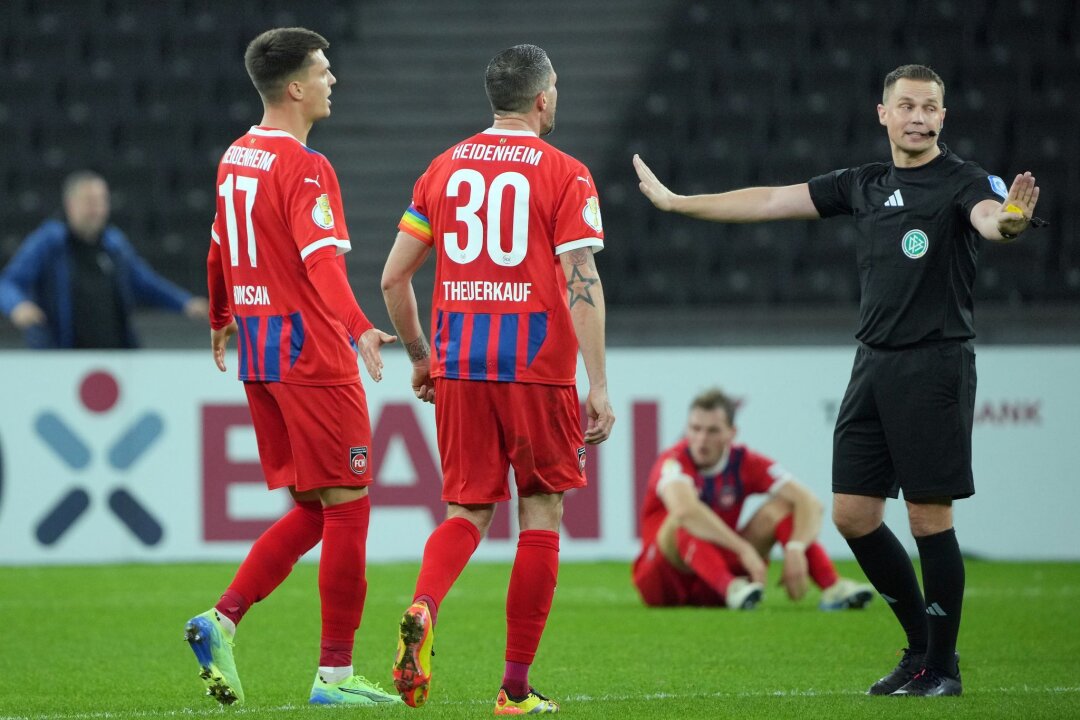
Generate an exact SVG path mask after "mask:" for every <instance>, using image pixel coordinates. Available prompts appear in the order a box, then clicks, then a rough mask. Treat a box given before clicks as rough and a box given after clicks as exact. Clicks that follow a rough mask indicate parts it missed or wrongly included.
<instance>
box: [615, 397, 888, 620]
mask: <svg viewBox="0 0 1080 720" xmlns="http://www.w3.org/2000/svg"><path fill="white" fill-rule="evenodd" d="M735 410H736V403H735V402H734V401H733V400H732V399H731V398H729V397H728V396H727V395H725V394H724V393H723V392H721V391H720V390H717V389H711V390H706V391H705V392H703V393H701V394H700V395H698V396H697V397H696V398H694V400H693V402H692V403H691V404H690V415H689V417H688V419H687V423H686V437H685V438H684V439H682V440H680V441H679V442H678V443H676V444H675V445H674V446H673V447H671V448H668V449H667V450H665V451H664V452H662V453H661V454H660V457H659V458H658V459H657V460H656V463H655V465H654V466H653V468H652V471H651V472H650V473H649V485H648V489H647V490H646V494H645V499H644V501H643V502H642V506H641V508H642V509H641V553H640V554H639V555H638V558H637V560H636V561H635V562H634V585H636V586H637V589H638V592H639V593H641V599H642V600H644V601H645V604H646V605H651V606H672V605H706V606H709V605H716V606H726V607H729V608H732V609H739V610H749V609H751V608H753V607H754V606H756V605H757V604H758V603H759V602H761V599H762V596H763V595H764V591H765V585H764V583H765V568H766V565H767V563H768V557H769V551H770V550H771V549H772V546H773V544H774V543H777V542H779V543H780V544H781V545H782V546H783V548H784V572H783V576H782V578H781V584H782V585H783V586H784V589H785V590H786V591H787V594H788V597H790V598H791V599H792V600H800V599H802V597H803V596H804V595H805V594H806V590H807V585H808V578H809V579H810V580H813V582H814V584H815V585H817V586H818V587H819V588H821V591H822V593H821V602H820V604H819V607H821V609H822V610H842V609H847V608H861V607H863V606H865V605H866V604H867V603H868V602H870V600H871V599H872V598H873V594H874V591H873V588H872V587H871V586H870V585H865V584H862V583H858V582H856V581H854V580H849V579H846V578H842V577H840V576H839V575H837V574H836V568H834V567H833V564H832V561H831V560H830V559H829V556H828V555H826V554H825V549H824V548H823V547H821V545H820V544H819V543H817V542H816V538H817V534H818V531H819V530H820V529H821V515H822V507H821V503H820V502H819V501H818V500H817V498H815V497H814V496H813V495H812V494H811V493H810V491H809V490H808V489H807V488H806V487H805V486H804V485H802V484H801V483H799V482H798V481H796V480H795V478H794V477H792V475H791V474H790V473H788V472H787V471H786V470H784V469H783V468H782V467H781V466H780V465H778V464H776V463H774V462H773V461H772V460H770V459H769V458H767V457H765V456H764V455H760V454H758V453H756V452H754V451H753V450H751V449H749V448H747V447H745V446H743V445H736V444H734V442H733V441H734V439H735ZM761 493H765V494H768V495H769V499H768V500H767V501H766V502H765V504H764V505H762V506H761V508H760V509H758V511H757V512H755V513H754V515H753V516H752V517H751V518H750V520H748V521H747V522H746V524H745V525H743V526H742V527H739V526H738V521H739V515H740V513H741V512H742V507H743V502H744V501H745V500H746V498H747V497H749V496H751V495H756V494H761Z"/></svg>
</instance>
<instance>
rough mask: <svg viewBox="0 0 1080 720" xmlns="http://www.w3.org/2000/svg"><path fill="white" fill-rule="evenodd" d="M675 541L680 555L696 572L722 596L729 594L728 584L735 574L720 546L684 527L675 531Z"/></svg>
mask: <svg viewBox="0 0 1080 720" xmlns="http://www.w3.org/2000/svg"><path fill="white" fill-rule="evenodd" d="M675 543H676V546H677V547H678V549H679V557H681V558H682V559H683V562H685V563H686V564H687V565H689V566H690V569H691V570H693V571H694V574H695V575H697V576H698V577H699V578H701V579H702V580H704V581H705V582H706V583H707V584H708V586H709V587H711V588H712V589H713V590H715V591H716V592H717V593H718V594H720V595H721V596H724V595H727V589H728V585H730V584H731V581H732V580H734V579H735V576H734V575H732V574H731V568H729V567H728V564H727V560H726V559H725V558H724V553H723V552H721V550H720V548H719V547H718V546H716V545H713V544H712V543H711V542H708V541H707V540H702V539H701V538H698V537H694V536H693V535H691V534H690V533H688V532H687V531H685V530H683V529H682V528H679V529H678V530H676V531H675Z"/></svg>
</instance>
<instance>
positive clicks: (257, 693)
mask: <svg viewBox="0 0 1080 720" xmlns="http://www.w3.org/2000/svg"><path fill="white" fill-rule="evenodd" d="M839 566H840V567H839V569H840V571H841V573H842V574H845V573H846V574H850V575H852V576H854V577H859V575H858V572H857V568H855V567H854V566H853V565H852V564H850V563H840V564H839ZM234 569H235V568H234V566H233V565H226V564H199V565H194V564H192V565H124V566H100V567H49V568H0V618H2V619H3V625H2V627H3V632H2V635H0V667H2V668H3V672H0V718H11V717H31V718H68V719H71V720H74V719H75V718H154V717H192V716H194V717H202V716H218V715H222V714H236V715H238V716H240V717H246V718H261V717H267V718H274V719H275V720H276V719H277V718H291V717H309V718H312V717H315V718H320V719H326V720H329V719H331V718H337V717H346V716H348V717H353V716H354V715H355V714H356V713H372V714H373V713H377V714H378V715H379V716H380V717H386V718H396V717H406V716H409V717H413V718H429V719H432V720H435V719H437V718H462V717H489V716H490V715H491V711H492V708H493V706H494V699H495V694H496V692H497V691H498V685H499V680H500V678H501V676H502V675H501V674H502V665H503V661H502V654H503V648H504V636H505V624H504V623H505V620H504V603H505V597H506V583H507V580H508V578H509V566H508V565H504V564H477V565H474V566H470V567H469V568H467V569H466V571H465V573H464V574H463V575H462V577H461V579H460V580H459V581H458V584H457V585H456V586H455V588H454V589H453V591H451V594H450V596H449V597H448V598H447V599H446V601H445V602H444V605H443V607H442V608H441V610H442V612H441V613H440V621H439V627H438V632H437V634H436V642H435V650H436V657H435V662H434V680H433V683H432V694H431V699H430V700H429V702H428V704H427V705H426V706H424V707H423V708H421V709H419V710H414V709H411V708H407V707H376V708H313V707H309V706H307V705H306V702H307V696H308V692H309V691H310V688H311V682H312V679H313V678H314V671H315V666H316V665H317V662H318V644H319V604H318V595H317V589H316V568H315V566H313V565H311V564H301V565H299V566H297V568H296V570H295V571H294V573H293V575H292V576H291V577H290V578H289V579H288V580H286V581H285V583H284V584H283V585H282V586H281V587H280V588H278V590H277V591H276V592H275V593H274V594H273V595H272V596H271V597H270V598H268V599H267V600H265V601H264V602H262V603H259V604H258V605H256V606H255V607H254V608H253V609H252V611H251V613H250V614H249V615H248V616H247V618H245V620H244V623H243V624H242V626H241V629H240V632H239V633H238V635H237V649H236V660H237V666H238V669H239V671H240V676H241V679H242V680H243V684H244V690H245V693H246V695H247V704H246V705H244V706H241V707H237V708H226V709H222V708H220V707H219V706H218V705H217V703H216V702H214V701H213V700H210V699H209V698H203V697H200V692H201V690H202V685H201V683H200V682H199V680H198V678H197V666H196V663H195V660H194V656H193V655H192V654H191V651H190V650H189V649H188V647H187V645H186V644H185V643H184V642H183V641H182V639H181V637H182V630H183V625H184V622H185V621H186V620H187V619H188V618H189V617H190V616H192V615H194V614H196V613H198V612H201V611H203V610H205V609H206V608H207V607H209V606H210V605H211V604H212V602H213V601H215V600H216V599H217V593H220V592H221V590H222V589H223V588H224V587H225V585H226V584H227V583H228V581H229V579H230V578H231V577H232V573H233V571H234ZM416 571H417V566H416V565H374V566H371V567H369V568H368V596H367V605H366V608H365V611H364V620H363V623H362V624H361V627H360V631H359V633H358V635H357V650H356V655H355V657H354V665H355V667H356V670H357V672H359V673H361V674H364V675H366V676H367V677H368V678H369V679H372V680H375V681H378V682H381V683H382V684H383V686H384V687H388V688H390V687H392V683H391V681H390V664H391V660H392V659H393V654H394V648H395V643H396V624H397V620H398V618H399V617H400V614H401V612H402V611H403V610H404V608H405V607H406V606H407V604H408V602H409V600H410V593H411V590H412V586H413V582H414V581H415V578H416ZM770 572H771V578H772V582H773V583H775V581H776V579H777V577H778V568H777V567H775V566H774V567H773V568H771V570H770ZM967 572H968V581H967V596H966V600H965V605H964V623H963V626H962V629H961V636H960V654H961V669H962V671H963V676H964V693H965V694H964V696H963V697H961V698H937V699H919V698H871V697H866V696H864V695H863V692H864V691H865V690H866V688H867V687H868V686H869V685H870V683H872V682H873V681H874V680H876V679H877V678H878V677H879V676H881V675H883V674H885V673H886V672H888V671H889V670H890V669H891V668H892V666H893V665H894V664H895V662H896V660H897V658H896V657H895V656H894V653H895V652H896V651H897V650H898V649H899V648H900V647H901V646H902V645H903V636H902V635H901V633H900V630H899V627H898V625H897V624H896V622H895V620H894V618H893V616H892V613H890V612H889V610H888V609H887V608H886V607H885V605H884V603H882V602H881V600H880V598H876V599H875V600H874V602H873V603H871V605H870V607H869V608H867V609H866V610H864V611H851V612H836V613H824V612H820V611H818V610H817V609H816V602H817V595H816V593H812V594H811V595H810V596H808V597H807V598H806V599H805V600H803V602H801V603H798V604H794V603H791V602H789V601H787V600H786V599H785V597H784V595H783V591H782V590H781V589H780V588H776V587H775V586H774V585H773V586H771V587H770V589H769V592H768V593H767V595H766V599H765V602H764V603H763V604H762V605H761V606H760V607H759V608H758V609H757V610H755V611H753V612H741V613H740V612H731V611H726V610H716V609H698V608H679V609H668V610H648V609H645V608H644V607H642V605H641V603H640V602H639V600H638V598H637V595H636V594H635V592H634V590H633V587H632V586H631V585H630V580H629V569H628V567H627V566H626V565H625V564H620V563H588V564H567V565H564V566H563V568H562V570H561V573H560V582H559V589H558V592H557V593H556V596H555V606H554V609H553V611H552V616H551V619H550V621H549V623H548V626H547V630H546V632H545V634H544V639H543V641H542V643H541V646H540V652H539V654H538V656H537V661H536V664H535V666H534V669H533V671H532V673H531V676H530V680H531V681H532V683H533V684H534V685H535V686H536V687H537V689H538V690H540V692H543V693H544V694H546V695H548V696H549V697H551V698H552V699H554V700H556V701H558V702H560V703H561V704H562V714H563V715H565V716H567V717H579V718H619V719H620V720H622V719H624V718H638V717H640V718H699V717H700V718H706V717H708V718H713V717H718V716H722V717H737V718H746V719H752V718H770V719H772V718H800V720H805V719H806V718H816V717H829V718H846V717H852V718H856V717H857V718H876V717H903V718H905V719H906V718H922V717H926V718H930V717H945V716H949V717H951V718H980V719H984V718H991V717H994V718H996V717H1009V718H1041V717H1047V718H1066V717H1077V716H1080V677H1078V671H1080V626H1078V624H1077V623H1076V621H1075V611H1076V607H1077V605H1078V603H1080V564H1065V563H1026V564H1012V563H987V562H975V561H971V562H969V563H968V568H967ZM312 713H317V714H316V715H312Z"/></svg>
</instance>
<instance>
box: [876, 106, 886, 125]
mask: <svg viewBox="0 0 1080 720" xmlns="http://www.w3.org/2000/svg"><path fill="white" fill-rule="evenodd" d="M877 119H878V122H879V123H881V124H882V125H885V124H886V123H885V106H884V105H878V106H877Z"/></svg>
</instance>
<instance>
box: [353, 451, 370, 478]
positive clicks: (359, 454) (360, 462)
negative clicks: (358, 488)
mask: <svg viewBox="0 0 1080 720" xmlns="http://www.w3.org/2000/svg"><path fill="white" fill-rule="evenodd" d="M349 469H351V470H352V471H353V472H354V473H356V474H357V475H363V474H364V473H366V472H367V445H364V446H363V447H354V448H349Z"/></svg>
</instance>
